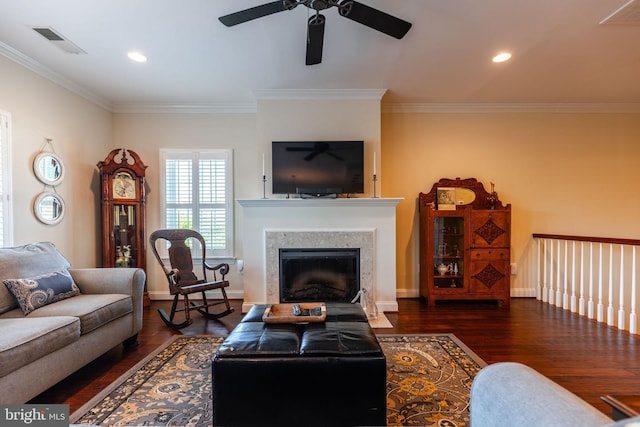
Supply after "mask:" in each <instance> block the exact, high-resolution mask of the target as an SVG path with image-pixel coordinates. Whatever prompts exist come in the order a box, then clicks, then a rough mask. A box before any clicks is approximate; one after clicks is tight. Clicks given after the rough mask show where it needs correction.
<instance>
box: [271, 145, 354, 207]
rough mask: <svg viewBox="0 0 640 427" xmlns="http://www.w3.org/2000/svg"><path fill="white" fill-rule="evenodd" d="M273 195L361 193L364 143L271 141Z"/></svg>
mask: <svg viewBox="0 0 640 427" xmlns="http://www.w3.org/2000/svg"><path fill="white" fill-rule="evenodd" d="M271 154H272V156H271V161H272V169H273V194H301V195H315V196H322V195H327V194H355V193H364V141H273V143H272V153H271Z"/></svg>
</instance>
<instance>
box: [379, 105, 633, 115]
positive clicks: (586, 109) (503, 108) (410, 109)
mask: <svg viewBox="0 0 640 427" xmlns="http://www.w3.org/2000/svg"><path fill="white" fill-rule="evenodd" d="M382 112H383V113H631V114H638V113H640V103H407V104H402V103H388V104H382Z"/></svg>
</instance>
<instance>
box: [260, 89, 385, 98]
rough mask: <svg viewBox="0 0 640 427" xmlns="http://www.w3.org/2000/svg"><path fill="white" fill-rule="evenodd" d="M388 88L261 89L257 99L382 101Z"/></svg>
mask: <svg viewBox="0 0 640 427" xmlns="http://www.w3.org/2000/svg"><path fill="white" fill-rule="evenodd" d="M386 92H387V90H386V89H260V90H254V91H253V94H254V96H255V97H256V99H257V100H259V101H260V100H311V99H314V100H358V101H362V100H374V101H381V100H382V97H383V96H384V94H385V93H386Z"/></svg>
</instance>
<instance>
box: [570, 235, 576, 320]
mask: <svg viewBox="0 0 640 427" xmlns="http://www.w3.org/2000/svg"><path fill="white" fill-rule="evenodd" d="M576 305H577V300H576V241H575V240H574V241H573V242H571V311H572V312H574V313H575V312H576V311H577V307H576Z"/></svg>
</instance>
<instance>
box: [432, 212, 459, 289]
mask: <svg viewBox="0 0 640 427" xmlns="http://www.w3.org/2000/svg"><path fill="white" fill-rule="evenodd" d="M433 238H434V242H433V251H434V253H433V268H434V271H433V286H434V287H435V288H463V287H464V248H465V246H464V218H463V217H452V216H441V217H436V218H434V219H433Z"/></svg>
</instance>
